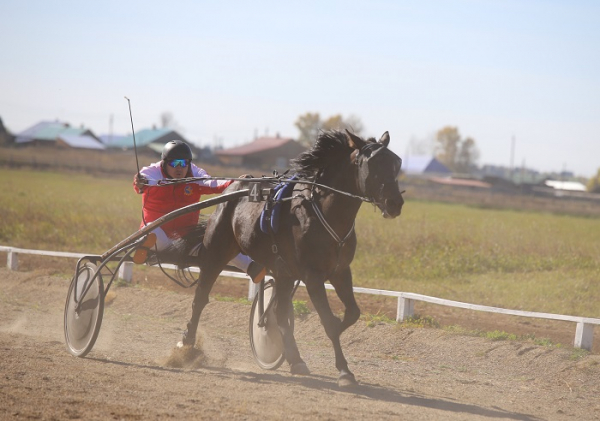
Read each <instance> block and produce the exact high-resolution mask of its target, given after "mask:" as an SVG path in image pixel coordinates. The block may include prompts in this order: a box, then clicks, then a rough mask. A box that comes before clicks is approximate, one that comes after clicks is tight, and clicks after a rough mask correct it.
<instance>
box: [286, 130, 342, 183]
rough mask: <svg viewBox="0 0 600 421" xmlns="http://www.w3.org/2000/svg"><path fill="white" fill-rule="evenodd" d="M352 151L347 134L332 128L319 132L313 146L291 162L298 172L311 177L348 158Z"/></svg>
mask: <svg viewBox="0 0 600 421" xmlns="http://www.w3.org/2000/svg"><path fill="white" fill-rule="evenodd" d="M351 152H352V148H351V147H350V146H348V139H347V138H346V134H345V133H343V132H340V131H337V130H331V131H326V132H321V133H319V136H318V137H317V141H316V142H315V144H314V145H313V147H312V148H311V149H309V150H308V151H306V152H303V153H301V154H300V155H298V157H297V158H295V159H293V160H292V161H291V164H292V168H293V169H294V171H296V173H298V174H299V175H301V176H306V177H310V176H312V175H315V174H316V173H317V172H318V171H319V170H321V169H323V168H325V167H326V166H328V165H331V164H332V163H333V162H335V161H337V160H339V159H341V158H347V157H348V156H349V155H350V153H351Z"/></svg>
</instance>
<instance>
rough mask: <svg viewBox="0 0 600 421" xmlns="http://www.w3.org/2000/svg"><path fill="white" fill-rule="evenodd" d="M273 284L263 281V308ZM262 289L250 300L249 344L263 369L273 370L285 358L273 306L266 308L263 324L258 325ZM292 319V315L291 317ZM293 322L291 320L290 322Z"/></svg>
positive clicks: (270, 295) (267, 302)
mask: <svg viewBox="0 0 600 421" xmlns="http://www.w3.org/2000/svg"><path fill="white" fill-rule="evenodd" d="M274 289H275V286H274V282H273V281H267V282H266V283H265V287H264V292H263V297H264V309H265V310H266V309H267V307H268V305H269V302H270V301H271V298H272V297H273V292H274ZM261 290H262V289H259V290H258V292H257V293H256V296H255V297H254V301H253V302H252V310H250V346H251V347H252V353H253V354H254V358H255V359H256V362H257V363H258V365H259V366H260V368H263V369H265V370H275V369H277V368H279V366H280V365H281V364H282V363H283V361H284V360H285V355H284V349H283V339H282V337H281V332H280V331H279V326H278V325H277V319H276V317H275V309H274V307H273V306H271V308H269V309H268V310H267V314H266V318H265V325H264V326H262V327H261V326H259V320H260V316H261V310H260V304H259V295H260V293H261ZM292 320H293V317H292ZM292 323H293V322H292Z"/></svg>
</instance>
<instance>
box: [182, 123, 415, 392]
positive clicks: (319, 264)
mask: <svg viewBox="0 0 600 421" xmlns="http://www.w3.org/2000/svg"><path fill="white" fill-rule="evenodd" d="M389 141H390V137H389V134H388V133H387V132H385V133H384V134H383V136H382V137H381V139H380V140H379V141H378V142H377V141H375V139H368V140H364V139H362V138H360V137H358V136H356V135H354V134H351V133H350V132H348V131H346V132H345V133H343V132H338V131H331V132H324V133H322V134H321V135H320V136H319V137H318V139H317V141H316V143H315V145H314V146H313V148H312V149H311V150H309V151H307V152H304V153H302V154H301V155H299V156H298V157H297V158H296V159H295V160H294V161H293V167H294V169H295V170H296V172H297V174H298V176H299V179H300V180H314V181H313V182H314V183H318V184H320V185H321V187H319V186H315V185H314V184H310V183H306V184H304V183H301V182H300V183H298V184H295V185H294V189H293V199H292V200H290V201H286V202H283V204H282V206H283V208H282V209H281V214H280V225H279V228H278V231H277V233H273V234H272V235H269V234H265V233H263V232H262V231H261V229H260V227H259V218H260V214H261V211H262V209H263V205H264V203H260V202H250V201H249V200H248V198H247V197H243V198H241V199H237V200H233V201H229V202H226V203H222V204H221V205H219V206H218V208H217V209H216V211H215V212H214V213H213V214H212V215H211V217H210V219H209V220H208V224H207V227H206V232H205V235H204V249H203V250H202V253H201V255H200V267H201V269H202V270H201V273H200V281H199V284H198V287H197V289H196V294H195V297H194V302H193V305H192V318H191V319H190V321H189V323H188V325H187V331H186V333H185V335H184V338H183V343H184V344H185V345H194V344H195V340H196V331H197V328H198V322H199V319H200V314H201V313H202V310H203V309H204V307H205V306H206V304H207V303H208V295H209V292H210V290H211V288H212V286H213V284H214V282H215V280H216V279H217V277H218V275H219V273H220V272H221V271H222V270H223V269H224V268H225V266H226V265H227V263H228V262H229V260H231V259H232V258H233V257H234V256H236V255H237V254H238V253H239V252H240V251H241V252H242V253H244V254H247V255H249V256H250V257H251V258H252V259H254V260H256V261H257V262H260V263H262V264H263V265H265V266H266V267H267V268H268V269H269V270H270V271H271V273H272V274H273V277H274V279H275V288H276V291H277V294H276V296H277V302H276V303H275V305H276V314H277V322H278V325H279V329H280V331H281V334H282V338H283V346H284V353H285V358H286V360H287V361H288V363H289V364H290V367H291V372H292V374H309V370H308V368H307V367H306V364H305V363H304V361H303V360H302V358H301V357H300V353H299V351H298V347H297V345H296V340H295V339H294V332H293V324H292V325H291V324H290V320H289V319H288V317H287V315H289V314H290V311H293V310H292V289H293V286H294V281H295V280H302V281H303V282H304V284H305V285H306V289H307V291H308V294H309V296H310V299H311V301H312V303H313V305H314V306H315V308H316V310H317V312H318V313H319V317H320V319H321V323H322V324H323V326H324V328H325V332H326V333H327V336H328V337H329V339H331V342H332V344H333V348H334V350H335V365H336V367H337V369H338V370H339V372H340V376H339V379H338V384H339V385H340V386H342V387H343V386H352V385H355V384H356V380H355V378H354V375H353V374H352V372H351V371H350V370H349V369H348V363H347V361H346V359H345V358H344V354H343V352H342V348H341V346H340V335H341V334H342V332H343V331H344V330H345V329H347V328H348V327H349V326H352V325H353V324H354V323H355V322H356V321H357V320H358V318H359V316H360V309H359V308H358V305H357V304H356V300H355V299H354V292H353V290H352V272H351V270H350V263H351V262H352V259H353V258H354V252H355V250H356V234H355V232H354V220H355V218H356V214H357V212H358V210H359V208H360V205H361V204H362V201H363V200H368V201H370V202H372V203H373V204H375V205H376V206H377V207H378V208H379V209H380V210H381V211H382V213H383V216H384V217H385V218H395V217H396V216H398V215H400V212H401V210H402V205H403V204H404V200H403V198H402V195H401V193H400V191H399V189H398V183H397V180H396V178H397V177H398V175H399V172H400V166H401V164H402V160H401V159H400V158H399V157H398V156H397V155H395V154H394V153H393V152H392V151H390V150H389V149H388V147H387V146H388V144H389ZM245 184H246V183H245V182H244V181H240V182H236V183H233V184H232V185H231V186H229V187H228V189H227V190H226V191H225V192H226V193H227V192H232V191H235V190H239V189H243V188H247V184H246V185H245ZM322 186H327V187H330V188H332V189H336V190H338V191H342V192H345V193H349V194H342V193H340V192H335V191H333V190H331V189H329V188H325V187H322ZM319 214H320V215H319ZM274 245H276V249H277V252H274V249H275V247H273V246H274ZM327 280H329V281H330V282H331V284H332V285H333V287H334V288H335V291H336V293H337V295H338V297H339V298H340V300H341V301H342V303H343V304H344V306H345V313H344V318H343V320H340V319H339V318H338V317H336V316H335V315H334V314H333V312H332V311H331V308H330V307H329V302H328V300H327V295H326V292H325V285H324V284H325V281H327Z"/></svg>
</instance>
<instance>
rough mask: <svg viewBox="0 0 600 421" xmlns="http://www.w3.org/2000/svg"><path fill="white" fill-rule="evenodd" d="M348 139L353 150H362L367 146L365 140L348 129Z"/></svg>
mask: <svg viewBox="0 0 600 421" xmlns="http://www.w3.org/2000/svg"><path fill="white" fill-rule="evenodd" d="M346 138H347V139H348V146H350V147H351V148H353V149H360V148H362V147H363V146H365V144H366V142H365V141H364V140H362V139H361V138H360V137H358V136H356V135H355V134H354V133H350V132H349V131H348V129H346Z"/></svg>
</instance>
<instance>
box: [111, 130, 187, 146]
mask: <svg viewBox="0 0 600 421" xmlns="http://www.w3.org/2000/svg"><path fill="white" fill-rule="evenodd" d="M170 133H173V139H181V140H184V139H183V137H182V136H181V135H180V134H179V133H177V132H176V131H174V130H173V129H169V128H162V129H143V130H140V131H139V132H137V133H136V134H135V144H136V146H146V145H148V144H149V143H152V142H154V141H156V140H158V139H160V138H161V137H164V136H166V135H168V134H170ZM107 146H108V147H109V148H126V149H127V148H133V135H127V136H123V137H117V138H116V139H114V140H113V141H112V143H111V144H110V145H107Z"/></svg>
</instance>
